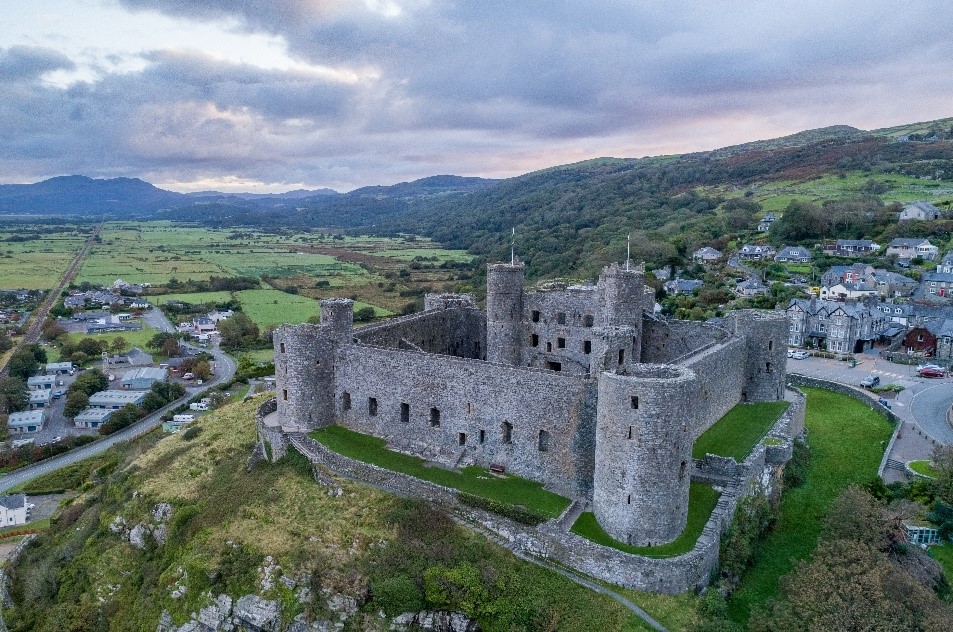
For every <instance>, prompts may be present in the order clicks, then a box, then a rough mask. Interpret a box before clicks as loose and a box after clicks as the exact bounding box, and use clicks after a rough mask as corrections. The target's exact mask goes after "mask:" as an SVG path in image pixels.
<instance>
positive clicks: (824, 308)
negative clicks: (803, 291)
mask: <svg viewBox="0 0 953 632" xmlns="http://www.w3.org/2000/svg"><path fill="white" fill-rule="evenodd" d="M794 306H797V307H799V308H800V309H801V310H803V311H804V312H807V313H808V314H811V315H816V314H821V313H823V314H824V315H830V314H833V313H834V312H836V311H838V310H840V311H842V312H844V313H845V314H847V315H848V316H852V317H854V318H859V317H861V316H868V315H872V310H871V308H869V307H867V306H866V305H864V304H863V303H857V302H852V301H848V302H846V303H841V302H840V301H827V300H823V299H821V300H818V299H810V298H792V299H791V302H790V303H788V309H791V308H792V307H794ZM873 311H877V310H873Z"/></svg>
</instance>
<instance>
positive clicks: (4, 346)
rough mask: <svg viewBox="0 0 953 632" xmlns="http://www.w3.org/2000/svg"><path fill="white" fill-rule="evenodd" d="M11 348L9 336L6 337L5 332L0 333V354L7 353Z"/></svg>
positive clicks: (11, 342)
mask: <svg viewBox="0 0 953 632" xmlns="http://www.w3.org/2000/svg"><path fill="white" fill-rule="evenodd" d="M12 348H13V341H12V340H10V336H8V335H7V332H5V331H0V353H3V352H5V351H9V350H10V349H12Z"/></svg>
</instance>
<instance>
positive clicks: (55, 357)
mask: <svg viewBox="0 0 953 632" xmlns="http://www.w3.org/2000/svg"><path fill="white" fill-rule="evenodd" d="M155 334H156V330H155V329H153V328H152V327H150V326H148V325H145V326H143V328H142V329H140V330H139V331H111V332H109V333H105V334H83V333H74V334H68V337H69V339H70V340H71V341H73V342H79V341H80V340H82V339H83V338H92V339H93V340H97V341H104V342H105V343H106V344H108V345H112V342H113V340H115V339H116V338H119V337H120V336H121V337H122V338H124V339H125V340H126V342H127V343H128V344H127V345H126V351H129V350H130V349H132V348H133V347H138V348H140V349H142V350H143V351H145V352H146V353H149V354H151V355H152V356H153V358H155V359H158V358H159V354H157V352H156V350H155V349H149V348H147V347H146V345H147V344H148V342H149V341H150V340H152V337H153V336H154V335H155ZM47 355H48V356H49V361H50V362H58V361H59V360H60V349H59V347H55V346H54V347H50V348H48V349H47ZM91 361H92V362H95V361H96V359H95V358H93V359H91Z"/></svg>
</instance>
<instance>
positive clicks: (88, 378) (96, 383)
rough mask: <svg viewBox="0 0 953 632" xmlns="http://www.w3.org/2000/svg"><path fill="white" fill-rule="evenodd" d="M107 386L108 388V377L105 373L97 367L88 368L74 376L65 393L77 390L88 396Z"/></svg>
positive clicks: (103, 389)
mask: <svg viewBox="0 0 953 632" xmlns="http://www.w3.org/2000/svg"><path fill="white" fill-rule="evenodd" d="M107 388H109V378H108V377H106V374H105V373H103V372H102V371H100V370H99V369H89V370H88V371H83V372H82V373H80V374H79V375H78V376H76V380H75V381H74V382H73V383H72V384H71V385H70V387H69V389H67V393H71V392H76V391H78V392H81V393H85V394H86V395H87V396H90V395H92V394H94V393H98V392H99V391H105V390H106V389H107Z"/></svg>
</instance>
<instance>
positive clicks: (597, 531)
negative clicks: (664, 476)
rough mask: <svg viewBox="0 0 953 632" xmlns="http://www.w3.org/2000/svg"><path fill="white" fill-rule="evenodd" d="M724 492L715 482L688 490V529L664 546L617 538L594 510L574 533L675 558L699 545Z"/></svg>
mask: <svg viewBox="0 0 953 632" xmlns="http://www.w3.org/2000/svg"><path fill="white" fill-rule="evenodd" d="M719 496H720V494H719V493H718V492H717V491H715V490H714V489H713V488H712V487H711V485H703V484H702V483H692V484H691V487H690V488H689V491H688V521H687V523H686V524H685V529H684V530H683V531H682V533H681V535H679V536H678V537H677V538H676V539H675V540H673V541H672V542H670V543H668V544H663V545H660V546H630V545H628V544H623V543H622V542H619V541H618V540H615V539H614V538H613V537H612V536H611V535H609V534H608V533H606V532H605V530H604V529H603V528H602V527H601V526H600V525H599V522H598V521H597V520H596V516H595V514H593V513H592V512H591V511H586V512H584V513H582V514H581V515H580V516H579V518H578V519H577V520H576V522H575V524H573V525H572V532H573V533H575V534H576V535H581V536H582V537H584V538H587V539H589V540H592V541H593V542H595V543H596V544H601V545H603V546H611V547H612V548H614V549H619V550H620V551H625V552H626V553H634V554H636V555H644V556H646V557H674V556H676V555H682V554H684V553H688V552H689V551H691V550H692V549H693V548H694V547H695V542H697V541H698V536H700V535H701V534H702V530H703V529H704V528H705V524H706V523H707V522H708V519H709V518H711V512H712V511H714V509H715V505H716V504H718V497H719Z"/></svg>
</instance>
